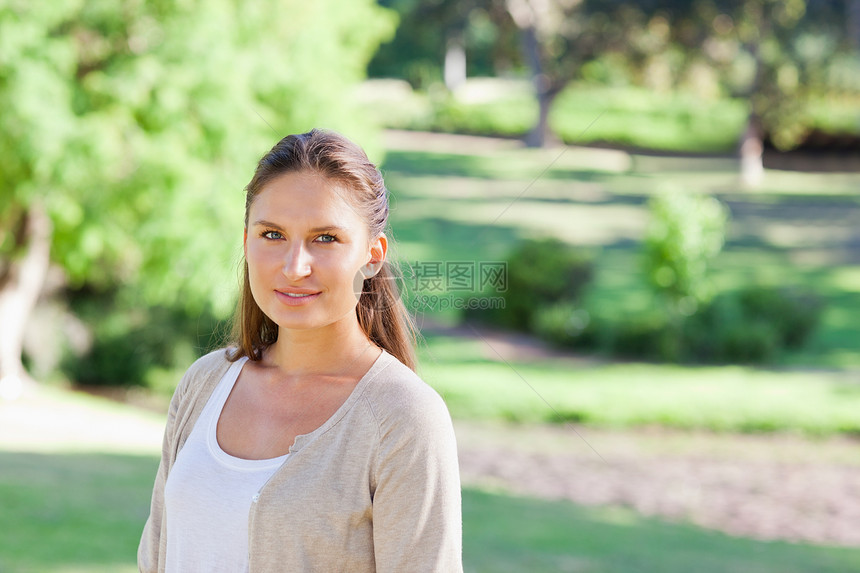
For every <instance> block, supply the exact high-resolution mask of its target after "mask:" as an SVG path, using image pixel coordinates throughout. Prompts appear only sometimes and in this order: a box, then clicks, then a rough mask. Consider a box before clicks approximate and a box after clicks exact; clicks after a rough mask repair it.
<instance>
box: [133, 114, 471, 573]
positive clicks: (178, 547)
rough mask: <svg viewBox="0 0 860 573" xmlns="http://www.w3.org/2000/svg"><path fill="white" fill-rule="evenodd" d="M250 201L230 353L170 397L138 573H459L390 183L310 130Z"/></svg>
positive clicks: (441, 449) (450, 443)
mask: <svg viewBox="0 0 860 573" xmlns="http://www.w3.org/2000/svg"><path fill="white" fill-rule="evenodd" d="M246 191H247V196H246V201H245V238H244V253H245V265H244V270H245V277H244V285H243V288H242V292H241V296H240V301H239V305H238V309H237V314H236V320H235V322H234V332H233V336H234V341H233V345H232V346H231V347H230V348H229V349H227V350H223V349H222V350H218V351H215V352H213V353H211V354H208V355H207V356H204V357H203V358H200V359H199V360H198V361H197V362H195V363H194V364H193V365H192V366H191V368H190V369H189V370H188V372H186V374H185V376H184V377H183V379H182V381H181V382H180V384H179V386H178V387H177V389H176V393H175V394H174V396H173V399H172V401H171V405H170V411H169V415H168V420H167V428H166V431H165V437H164V444H163V449H162V459H161V464H160V466H159V469H158V474H157V476H156V480H155V488H154V491H153V496H152V506H151V513H150V516H149V519H148V520H147V523H146V526H145V528H144V531H143V536H142V539H141V543H140V548H139V550H138V565H139V567H140V569H141V571H145V572H150V571H153V572H154V571H158V572H163V571H166V572H178V571H181V572H183V573H186V572H193V571H201V572H202V571H206V572H211V571H230V572H234V571H250V572H251V573H254V572H258V571H324V572H335V571H349V572H364V571H378V572H384V571H391V572H398V573H401V572H408V571H438V572H445V573H450V572H456V571H462V562H461V516H460V511H461V510H460V484H459V474H458V467H457V456H456V445H455V441H454V433H453V429H452V426H451V420H450V417H449V415H448V411H447V409H446V408H445V405H444V403H443V401H442V400H441V398H440V397H439V395H438V394H437V393H436V392H435V391H433V390H432V389H431V388H430V387H429V386H427V385H426V384H425V383H424V382H423V381H422V380H421V379H420V378H419V377H418V376H417V375H416V374H415V373H414V371H413V370H414V366H415V358H414V350H413V346H412V342H413V337H412V332H413V331H412V329H411V323H410V320H409V315H408V313H407V312H406V309H405V307H404V305H403V303H402V301H401V300H400V297H399V292H398V289H397V287H396V285H395V283H394V280H393V279H394V274H393V272H392V269H391V268H390V266H389V263H388V262H387V261H386V253H387V250H388V241H387V238H386V236H385V233H384V232H383V231H384V229H385V227H386V224H387V221H388V197H387V190H386V189H385V185H384V183H383V181H382V176H381V175H380V173H379V171H378V170H377V169H376V167H375V166H374V165H373V164H372V163H371V162H370V161H369V160H368V159H367V156H366V155H365V154H364V152H363V151H362V150H361V149H360V148H359V147H357V146H356V145H355V144H353V143H352V142H350V141H349V140H347V139H346V138H344V137H342V136H340V135H337V134H334V133H331V132H325V131H320V130H313V131H311V132H309V133H305V134H302V135H291V136H289V137H286V138H284V139H283V140H281V141H280V142H279V143H278V144H277V145H275V147H273V148H272V150H271V151H269V153H267V154H266V155H265V156H264V157H263V158H262V159H261V160H260V162H259V164H258V166H257V169H256V172H255V173H254V177H253V179H252V180H251V182H250V183H249V184H248V186H247V189H246Z"/></svg>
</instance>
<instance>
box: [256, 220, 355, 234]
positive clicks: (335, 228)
mask: <svg viewBox="0 0 860 573" xmlns="http://www.w3.org/2000/svg"><path fill="white" fill-rule="evenodd" d="M254 225H258V226H262V227H272V228H273V229H277V230H278V231H282V230H283V228H282V227H281V226H280V225H278V224H277V223H272V222H271V221H266V220H265V219H260V220H259V221H254ZM328 231H340V232H345V231H346V229H344V228H343V227H338V226H337V225H323V226H322V227H314V228H313V229H310V230H309V231H308V233H325V232H328Z"/></svg>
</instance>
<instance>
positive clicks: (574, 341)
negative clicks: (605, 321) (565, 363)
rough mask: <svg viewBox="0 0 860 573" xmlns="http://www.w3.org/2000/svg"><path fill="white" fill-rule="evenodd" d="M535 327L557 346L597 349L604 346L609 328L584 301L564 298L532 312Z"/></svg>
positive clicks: (543, 336) (544, 337)
mask: <svg viewBox="0 0 860 573" xmlns="http://www.w3.org/2000/svg"><path fill="white" fill-rule="evenodd" d="M532 330H533V332H534V333H535V334H536V335H538V336H539V337H541V338H542V339H544V340H546V341H547V342H550V343H552V344H554V345H556V346H560V347H565V348H576V349H579V350H586V349H588V350H595V349H601V348H603V347H604V346H605V344H606V341H605V340H604V339H603V335H604V334H605V333H606V329H604V328H601V326H600V325H599V324H598V323H597V321H595V320H594V318H593V317H592V316H591V314H590V313H589V312H588V310H586V309H585V308H584V307H582V306H581V305H579V304H577V303H574V302H570V301H562V302H559V303H555V304H549V305H546V306H541V307H539V308H538V309H536V311H535V312H534V314H533V315H532Z"/></svg>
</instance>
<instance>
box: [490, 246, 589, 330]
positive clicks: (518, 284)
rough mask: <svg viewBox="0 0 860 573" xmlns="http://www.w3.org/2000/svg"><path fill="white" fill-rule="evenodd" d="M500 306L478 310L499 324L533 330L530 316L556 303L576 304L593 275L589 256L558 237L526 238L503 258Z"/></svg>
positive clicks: (532, 321)
mask: <svg viewBox="0 0 860 573" xmlns="http://www.w3.org/2000/svg"><path fill="white" fill-rule="evenodd" d="M507 263H508V267H507V272H508V285H507V290H506V291H505V292H504V293H502V294H503V297H504V302H505V305H504V308H503V309H497V310H495V311H491V312H485V311H482V314H481V315H480V316H481V318H483V319H485V320H487V321H489V322H493V323H495V324H498V325H500V326H504V327H508V328H513V329H516V330H522V331H530V332H531V331H533V329H534V326H535V325H534V316H535V314H536V313H537V312H538V311H539V310H540V309H543V308H544V307H548V306H551V305H554V304H556V303H562V302H564V303H566V304H574V305H575V304H577V303H578V302H579V300H580V298H581V296H582V294H583V292H584V290H585V287H586V286H587V285H588V284H589V283H590V282H591V279H592V277H593V276H594V266H593V263H592V262H591V259H590V258H589V257H588V256H587V255H585V254H584V253H582V252H581V251H580V250H578V249H576V248H574V247H571V246H570V245H569V244H567V243H565V242H563V241H560V240H559V239H528V240H526V241H523V242H522V243H520V244H519V245H518V246H517V247H516V248H515V249H514V250H513V251H512V252H511V253H510V254H509V255H508V257H507Z"/></svg>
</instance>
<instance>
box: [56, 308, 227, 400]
mask: <svg viewBox="0 0 860 573" xmlns="http://www.w3.org/2000/svg"><path fill="white" fill-rule="evenodd" d="M74 298H75V300H73V301H72V304H73V308H74V309H75V312H76V314H77V315H78V316H80V317H81V318H82V320H83V321H84V322H85V323H86V324H87V326H88V327H89V328H90V330H91V332H92V335H93V336H92V339H93V343H92V345H91V346H90V347H89V348H88V349H87V350H86V351H85V352H84V353H83V354H80V355H78V354H74V353H68V354H67V356H66V357H65V359H64V360H63V364H62V366H61V368H62V371H63V373H64V375H65V376H66V377H67V378H68V379H70V380H72V381H73V382H75V383H77V384H81V385H93V386H141V385H144V384H145V381H146V378H147V374H148V373H149V371H150V370H151V369H153V368H181V369H184V368H187V367H188V366H190V364H191V362H192V361H193V360H194V359H196V358H197V357H198V356H200V355H202V354H203V353H204V352H205V351H207V350H210V349H211V348H214V346H216V345H217V344H218V343H219V342H220V341H219V340H218V331H219V328H220V327H219V323H218V321H217V319H216V318H215V317H214V316H212V315H211V314H210V313H207V312H204V313H202V314H201V315H199V316H192V315H190V314H188V313H187V312H185V311H183V310H180V309H175V308H169V307H163V306H154V307H140V308H130V307H132V306H133V305H129V304H126V303H123V302H122V301H120V300H118V299H116V298H115V297H114V295H113V294H111V293H107V294H101V295H96V294H93V293H86V294H84V295H80V294H79V295H77V296H75V297H74ZM177 381H178V380H177Z"/></svg>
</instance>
